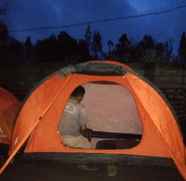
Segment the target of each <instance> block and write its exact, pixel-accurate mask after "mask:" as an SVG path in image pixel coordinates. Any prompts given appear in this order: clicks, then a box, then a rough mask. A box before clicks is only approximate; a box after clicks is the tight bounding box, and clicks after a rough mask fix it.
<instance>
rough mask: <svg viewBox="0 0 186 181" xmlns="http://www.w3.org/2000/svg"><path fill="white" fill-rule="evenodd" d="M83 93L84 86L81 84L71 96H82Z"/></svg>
mask: <svg viewBox="0 0 186 181" xmlns="http://www.w3.org/2000/svg"><path fill="white" fill-rule="evenodd" d="M84 94H85V88H84V87H83V86H79V87H77V88H76V89H75V90H74V91H73V92H72V94H71V96H72V97H78V96H82V97H83V95H84Z"/></svg>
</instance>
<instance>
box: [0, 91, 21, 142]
mask: <svg viewBox="0 0 186 181" xmlns="http://www.w3.org/2000/svg"><path fill="white" fill-rule="evenodd" d="M19 108H20V103H19V101H18V100H17V99H16V97H14V96H13V95H12V94H11V93H10V92H8V91H7V90H5V89H3V88H0V144H9V143H10V140H11V134H12V130H13V127H14V123H15V119H16V116H17V113H18V111H19Z"/></svg>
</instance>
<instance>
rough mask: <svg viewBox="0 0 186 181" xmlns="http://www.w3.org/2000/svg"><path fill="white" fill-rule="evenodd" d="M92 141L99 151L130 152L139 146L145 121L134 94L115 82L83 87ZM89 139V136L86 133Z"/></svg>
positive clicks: (87, 84)
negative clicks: (142, 119)
mask: <svg viewBox="0 0 186 181" xmlns="http://www.w3.org/2000/svg"><path fill="white" fill-rule="evenodd" d="M82 86H83V87H84V88H85V96H84V98H83V100H82V102H81V104H83V107H84V108H85V110H86V115H87V119H88V122H87V127H88V130H89V134H88V136H89V140H91V144H92V146H93V147H94V148H96V149H127V148H132V147H134V146H136V145H137V144H139V142H140V140H141V134H142V125H141V120H140V117H139V115H138V112H137V108H136V104H135V101H134V98H133V97H132V95H131V93H130V91H129V90H128V89H127V88H126V87H123V86H121V85H119V84H116V83H113V82H106V81H104V82H102V81H100V82H89V83H86V84H84V85H82ZM84 136H85V137H86V136H87V135H86V133H85V134H84Z"/></svg>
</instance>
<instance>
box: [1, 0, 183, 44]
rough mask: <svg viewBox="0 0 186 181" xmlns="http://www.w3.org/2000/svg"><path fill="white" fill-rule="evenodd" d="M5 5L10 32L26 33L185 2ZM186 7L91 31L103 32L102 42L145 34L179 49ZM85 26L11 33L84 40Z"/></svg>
mask: <svg viewBox="0 0 186 181" xmlns="http://www.w3.org/2000/svg"><path fill="white" fill-rule="evenodd" d="M0 1H1V3H0V5H1V6H6V7H7V8H8V9H7V14H6V16H4V17H1V18H3V20H4V21H5V22H6V23H7V24H8V27H9V29H10V30H23V29H25V28H37V27H46V26H63V25H68V24H74V23H75V24H76V23H81V22H88V21H94V20H100V19H105V18H116V17H126V16H130V15H138V14H143V13H146V12H156V11H161V10H166V9H170V8H174V7H176V6H180V5H186V0H9V1H7V0H0ZM185 19H186V8H180V9H177V10H174V11H172V12H169V13H166V14H161V15H156V16H155V15H153V16H146V17H140V18H134V19H128V20H119V21H110V22H105V23H103V22H102V23H95V24H92V25H91V28H92V31H100V32H101V34H102V38H103V43H105V44H106V42H107V41H108V40H109V39H111V40H113V41H114V42H116V41H117V39H118V38H119V36H120V35H121V34H122V33H128V35H129V37H130V39H131V40H133V41H138V40H139V39H141V38H142V37H143V35H144V34H151V35H152V36H153V37H154V38H155V39H156V40H157V41H166V40H169V41H172V42H173V43H174V45H175V47H177V46H178V41H179V38H180V35H181V33H182V32H183V31H186V23H185ZM85 28H86V25H83V26H79V27H70V28H66V29H57V30H54V29H53V30H46V29H45V30H42V31H41V30H40V31H31V32H29V31H26V32H12V33H11V35H12V36H13V37H16V38H17V39H20V40H24V39H25V38H26V37H27V36H29V35H30V36H31V37H32V40H34V41H35V40H37V39H41V38H43V37H46V36H48V35H50V34H53V33H56V32H59V31H67V32H68V33H69V34H70V35H72V36H73V37H75V38H77V39H78V38H83V36H84V32H85Z"/></svg>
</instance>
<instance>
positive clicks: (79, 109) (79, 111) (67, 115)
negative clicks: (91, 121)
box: [59, 98, 88, 136]
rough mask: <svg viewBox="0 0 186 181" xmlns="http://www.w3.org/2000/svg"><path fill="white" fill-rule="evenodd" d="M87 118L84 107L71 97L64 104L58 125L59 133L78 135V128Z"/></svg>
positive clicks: (84, 123) (83, 124)
mask: <svg viewBox="0 0 186 181" xmlns="http://www.w3.org/2000/svg"><path fill="white" fill-rule="evenodd" d="M87 121H88V119H87V116H86V111H85V108H84V107H83V106H82V105H81V104H80V103H78V102H77V100H75V99H73V98H71V99H70V100H69V102H68V103H67V105H66V106H65V109H64V112H63V116H62V119H61V121H60V125H59V131H60V134H61V135H72V136H79V135H80V128H81V127H82V126H85V125H86V123H87Z"/></svg>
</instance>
